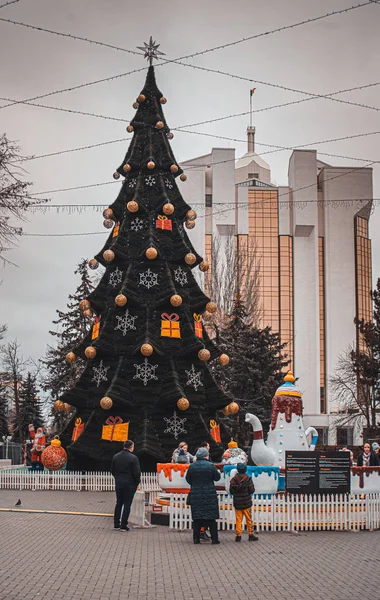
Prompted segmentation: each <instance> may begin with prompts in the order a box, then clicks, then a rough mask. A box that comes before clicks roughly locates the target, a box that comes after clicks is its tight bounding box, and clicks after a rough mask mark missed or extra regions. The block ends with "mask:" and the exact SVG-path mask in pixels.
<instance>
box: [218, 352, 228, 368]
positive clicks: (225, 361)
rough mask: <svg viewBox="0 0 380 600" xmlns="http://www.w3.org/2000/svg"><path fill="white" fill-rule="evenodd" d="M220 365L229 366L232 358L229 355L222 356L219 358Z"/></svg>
mask: <svg viewBox="0 0 380 600" xmlns="http://www.w3.org/2000/svg"><path fill="white" fill-rule="evenodd" d="M218 360H219V364H220V365H223V366H224V365H228V363H229V362H230V357H229V356H228V354H221V355H220V356H219V359H218Z"/></svg>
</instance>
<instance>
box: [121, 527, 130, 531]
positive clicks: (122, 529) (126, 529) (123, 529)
mask: <svg viewBox="0 0 380 600" xmlns="http://www.w3.org/2000/svg"><path fill="white" fill-rule="evenodd" d="M120 531H129V527H120Z"/></svg>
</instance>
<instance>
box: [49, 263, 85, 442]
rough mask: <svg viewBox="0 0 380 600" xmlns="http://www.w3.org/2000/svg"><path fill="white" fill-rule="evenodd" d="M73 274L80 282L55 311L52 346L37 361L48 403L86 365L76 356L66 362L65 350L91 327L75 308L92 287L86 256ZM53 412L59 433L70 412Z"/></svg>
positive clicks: (67, 388)
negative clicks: (54, 329)
mask: <svg viewBox="0 0 380 600" xmlns="http://www.w3.org/2000/svg"><path fill="white" fill-rule="evenodd" d="M74 273H75V275H79V276H80V283H79V285H78V287H77V288H76V290H75V292H74V294H70V295H69V300H68V303H67V310H66V311H61V310H57V311H56V312H57V315H58V318H57V319H56V320H55V321H53V323H54V325H56V326H57V330H56V331H50V332H49V333H50V334H51V335H52V336H53V337H54V338H55V340H56V345H54V346H50V345H49V346H48V349H47V352H46V355H45V358H44V359H43V360H42V361H41V362H42V364H43V365H44V367H45V372H44V376H43V389H44V390H45V391H47V392H49V395H50V399H51V401H52V402H55V401H56V400H59V399H60V398H61V396H62V395H63V394H64V392H66V391H67V390H69V389H71V388H72V387H73V386H74V385H75V383H76V382H77V381H78V379H79V377H80V375H81V374H82V372H83V370H84V367H85V364H86V363H85V361H84V360H83V359H81V358H80V357H78V360H76V361H75V363H68V362H67V361H66V355H67V353H68V352H69V351H70V350H71V348H72V347H73V346H74V347H75V346H76V345H77V344H78V343H79V342H80V341H81V340H82V338H83V337H84V336H86V335H87V333H88V332H89V331H90V328H91V323H90V321H89V319H88V318H87V317H86V316H85V315H84V314H83V312H82V311H81V310H80V308H79V302H80V300H82V298H87V297H88V296H89V295H90V293H91V292H92V290H93V289H94V285H93V283H92V281H91V277H90V274H89V269H88V264H87V260H86V259H82V260H81V261H80V263H79V264H78V267H77V269H76V270H75V271H74ZM53 414H54V426H55V429H56V430H57V431H58V432H61V431H62V430H63V429H64V427H65V425H67V422H68V420H69V419H70V417H71V413H68V414H67V413H65V412H54V413H53Z"/></svg>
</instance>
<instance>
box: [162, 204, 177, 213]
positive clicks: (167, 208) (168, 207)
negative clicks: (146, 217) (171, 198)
mask: <svg viewBox="0 0 380 600" xmlns="http://www.w3.org/2000/svg"><path fill="white" fill-rule="evenodd" d="M162 211H163V212H164V213H165V215H172V214H173V213H174V206H173V204H171V203H170V202H167V203H166V204H164V206H163V207H162Z"/></svg>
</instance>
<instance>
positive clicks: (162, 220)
mask: <svg viewBox="0 0 380 600" xmlns="http://www.w3.org/2000/svg"><path fill="white" fill-rule="evenodd" d="M156 229H166V230H167V231H171V230H172V222H171V220H170V219H168V218H167V217H165V215H158V217H157V219H156Z"/></svg>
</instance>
